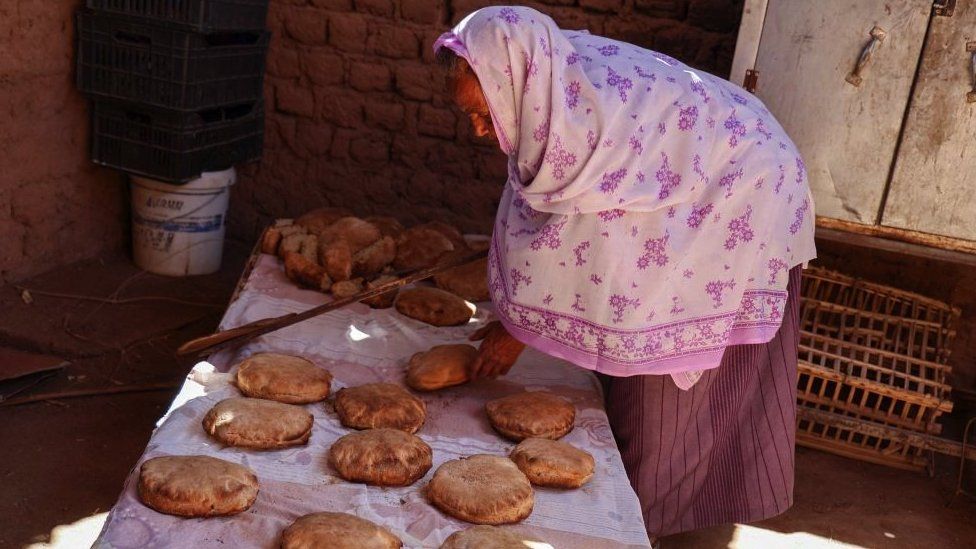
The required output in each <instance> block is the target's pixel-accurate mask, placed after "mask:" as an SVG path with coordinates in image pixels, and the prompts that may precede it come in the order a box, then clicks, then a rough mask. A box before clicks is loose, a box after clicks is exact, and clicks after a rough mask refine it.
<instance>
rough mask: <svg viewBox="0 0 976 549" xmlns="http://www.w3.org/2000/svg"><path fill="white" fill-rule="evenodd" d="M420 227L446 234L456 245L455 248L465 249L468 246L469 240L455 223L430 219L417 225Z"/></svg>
mask: <svg viewBox="0 0 976 549" xmlns="http://www.w3.org/2000/svg"><path fill="white" fill-rule="evenodd" d="M416 228H418V229H430V230H432V231H437V232H439V233H441V234H442V235H444V237H445V238H447V239H448V240H450V241H451V244H453V245H454V249H455V250H460V249H465V248H467V247H468V242H467V241H466V240H465V239H464V235H462V234H461V231H459V230H458V228H457V227H455V226H454V225H451V224H448V223H444V222H443V221H428V222H427V223H421V224H420V225H417V226H416Z"/></svg>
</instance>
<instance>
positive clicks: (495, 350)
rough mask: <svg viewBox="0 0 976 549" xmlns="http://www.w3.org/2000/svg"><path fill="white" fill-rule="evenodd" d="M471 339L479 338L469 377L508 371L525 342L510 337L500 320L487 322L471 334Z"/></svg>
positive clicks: (493, 375) (486, 375)
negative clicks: (479, 343)
mask: <svg viewBox="0 0 976 549" xmlns="http://www.w3.org/2000/svg"><path fill="white" fill-rule="evenodd" d="M469 339H470V340H471V341H478V340H481V347H480V348H479V349H478V358H477V360H475V361H474V364H472V365H471V372H470V374H471V378H472V379H477V378H479V377H491V378H494V377H498V376H503V375H505V374H507V373H508V371H509V370H510V369H511V368H512V365H513V364H515V361H516V360H518V357H519V355H520V354H522V350H523V349H525V344H524V343H522V342H521V341H519V340H517V339H515V338H514V337H512V336H511V335H510V334H509V333H508V331H506V330H505V327H504V326H502V324H501V322H498V321H497V320H496V321H493V322H489V323H488V324H487V325H486V326H484V327H483V328H481V329H479V330H478V331H477V332H475V333H473V334H471V337H470V338H469Z"/></svg>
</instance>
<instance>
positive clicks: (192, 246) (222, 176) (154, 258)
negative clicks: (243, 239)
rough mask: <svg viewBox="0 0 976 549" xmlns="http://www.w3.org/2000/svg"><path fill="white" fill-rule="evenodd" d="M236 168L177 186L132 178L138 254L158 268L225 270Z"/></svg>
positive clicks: (141, 262) (179, 272)
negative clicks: (223, 261) (226, 234)
mask: <svg viewBox="0 0 976 549" xmlns="http://www.w3.org/2000/svg"><path fill="white" fill-rule="evenodd" d="M236 179H237V174H236V172H235V171H234V168H230V169H227V170H224V171H221V172H204V173H203V174H201V175H200V177H199V179H194V180H193V181H190V182H188V183H186V184H183V185H171V184H169V183H162V182H159V181H154V180H152V179H146V178H144V177H136V176H133V177H132V255H133V256H134V259H135V262H136V265H138V266H139V267H140V268H142V269H145V270H147V271H149V272H152V273H157V274H162V275H170V276H186V275H201V274H210V273H213V272H216V271H217V270H218V269H220V260H221V257H222V256H223V250H224V229H225V226H226V224H227V205H228V203H229V202H230V186H231V185H233V184H234V182H235V181H236Z"/></svg>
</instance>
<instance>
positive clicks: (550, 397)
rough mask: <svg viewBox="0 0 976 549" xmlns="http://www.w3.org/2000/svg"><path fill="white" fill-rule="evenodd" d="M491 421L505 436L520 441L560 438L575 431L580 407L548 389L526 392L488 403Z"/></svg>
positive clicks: (486, 406) (486, 405)
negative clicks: (577, 407)
mask: <svg viewBox="0 0 976 549" xmlns="http://www.w3.org/2000/svg"><path fill="white" fill-rule="evenodd" d="M485 411H486V412H487V413H488V421H489V422H491V426H492V427H494V428H495V430H496V431H498V433H499V434H501V435H502V436H503V437H505V438H507V439H510V440H514V441H515V442H519V441H521V440H522V439H526V438H531V437H538V438H548V439H552V440H556V439H558V438H561V437H562V436H563V435H565V434H566V433H568V432H570V431H572V430H573V423H574V422H575V421H576V408H574V407H573V405H572V404H570V403H569V402H568V401H566V399H564V398H560V397H558V396H556V395H554V394H552V393H547V392H545V391H526V392H524V393H516V394H514V395H509V396H507V397H502V398H499V399H495V400H492V401H489V402H488V403H487V404H485Z"/></svg>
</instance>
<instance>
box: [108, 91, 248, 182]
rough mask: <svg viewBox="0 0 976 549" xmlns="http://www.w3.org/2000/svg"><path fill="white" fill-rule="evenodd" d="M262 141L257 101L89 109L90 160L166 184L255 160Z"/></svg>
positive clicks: (115, 104) (114, 105)
mask: <svg viewBox="0 0 976 549" xmlns="http://www.w3.org/2000/svg"><path fill="white" fill-rule="evenodd" d="M263 139H264V112H263V107H262V103H261V102H253V103H244V104H240V105H233V106H228V107H217V108H212V109H205V110H202V111H199V112H182V111H167V110H159V109H147V108H145V107H143V106H140V105H135V104H129V103H121V102H116V101H95V102H93V105H92V161H93V162H95V163H96V164H102V165H104V166H109V167H112V168H117V169H120V170H123V171H126V172H129V173H134V174H137V175H144V176H147V177H150V178H152V179H157V180H160V181H167V182H170V183H183V182H186V181H189V180H191V179H193V178H195V177H197V176H199V175H200V173H201V172H212V171H219V170H225V169H227V168H229V167H231V166H233V165H235V164H239V163H241V162H246V161H248V160H255V159H257V158H258V157H260V156H261V145H262V143H263Z"/></svg>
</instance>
